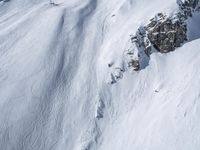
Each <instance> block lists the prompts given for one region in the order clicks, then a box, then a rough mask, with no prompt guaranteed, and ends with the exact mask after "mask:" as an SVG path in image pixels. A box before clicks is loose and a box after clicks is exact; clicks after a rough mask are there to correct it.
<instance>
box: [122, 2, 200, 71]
mask: <svg viewBox="0 0 200 150" xmlns="http://www.w3.org/2000/svg"><path fill="white" fill-rule="evenodd" d="M177 4H178V6H179V11H178V12H177V13H175V14H174V15H173V16H167V15H165V14H163V13H158V14H157V15H155V17H154V18H152V19H150V23H149V24H147V25H146V26H142V27H140V28H139V29H138V31H137V33H136V34H135V35H134V36H132V37H131V40H130V41H131V43H132V46H130V47H129V48H128V49H126V53H125V56H126V57H125V58H128V59H126V61H127V60H128V63H127V64H128V68H132V69H133V70H135V71H138V70H140V69H142V68H144V67H145V66H144V64H146V63H144V61H146V60H147V58H146V56H148V57H149V56H150V55H151V53H153V52H154V51H159V52H161V53H168V52H171V51H174V50H175V49H176V48H177V47H180V46H181V45H182V44H183V43H184V42H186V41H187V25H186V20H187V19H188V18H189V17H192V14H193V12H195V11H199V10H200V4H199V0H185V1H183V0H178V1H177ZM144 55H145V56H144Z"/></svg>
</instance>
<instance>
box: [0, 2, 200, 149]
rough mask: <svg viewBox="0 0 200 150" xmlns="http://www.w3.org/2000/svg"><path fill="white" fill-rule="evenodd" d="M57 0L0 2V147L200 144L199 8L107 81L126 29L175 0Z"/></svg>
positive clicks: (174, 7)
mask: <svg viewBox="0 0 200 150" xmlns="http://www.w3.org/2000/svg"><path fill="white" fill-rule="evenodd" d="M55 3H57V4H59V5H53V4H49V1H48V0H10V1H7V2H3V1H1V2H0V150H199V149H200V67H199V66H200V15H199V14H198V13H196V14H195V15H194V17H193V18H190V19H189V20H188V37H189V39H188V42H186V43H185V44H184V45H183V46H182V47H180V48H178V49H176V50H175V51H173V52H171V53H168V54H160V53H153V54H152V55H151V58H150V62H149V65H148V66H147V67H146V68H144V69H143V70H141V71H139V72H125V73H124V74H123V79H121V80H119V81H118V82H117V83H116V84H113V85H111V84H109V80H110V72H112V70H111V69H110V68H109V67H108V64H109V63H112V64H113V65H114V66H115V67H118V66H119V65H121V59H122V57H123V52H124V49H125V47H126V44H127V41H128V39H129V38H130V36H129V35H130V34H134V33H135V32H136V30H137V29H138V27H139V26H140V25H142V24H146V23H147V22H148V21H149V19H150V18H152V17H153V16H154V15H155V14H156V13H159V12H165V13H167V14H172V13H173V12H174V11H176V10H177V9H178V8H177V5H176V0H166V1H164V0H57V1H55Z"/></svg>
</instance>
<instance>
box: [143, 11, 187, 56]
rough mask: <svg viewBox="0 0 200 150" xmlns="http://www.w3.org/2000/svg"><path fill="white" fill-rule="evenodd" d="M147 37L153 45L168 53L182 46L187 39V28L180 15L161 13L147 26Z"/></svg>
mask: <svg viewBox="0 0 200 150" xmlns="http://www.w3.org/2000/svg"><path fill="white" fill-rule="evenodd" d="M146 30H147V37H148V39H149V40H150V42H151V43H152V44H153V46H154V47H155V48H156V49H157V50H158V51H160V52H162V53H167V52H170V51H173V50H175V48H176V47H180V46H181V44H182V43H183V42H184V41H186V40H187V35H186V33H187V28H186V25H185V23H184V22H182V20H181V19H180V18H179V17H178V16H174V17H172V18H170V17H167V16H166V15H164V14H162V13H159V14H158V15H156V16H155V17H154V18H153V19H151V22H150V24H148V25H147V26H146Z"/></svg>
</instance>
